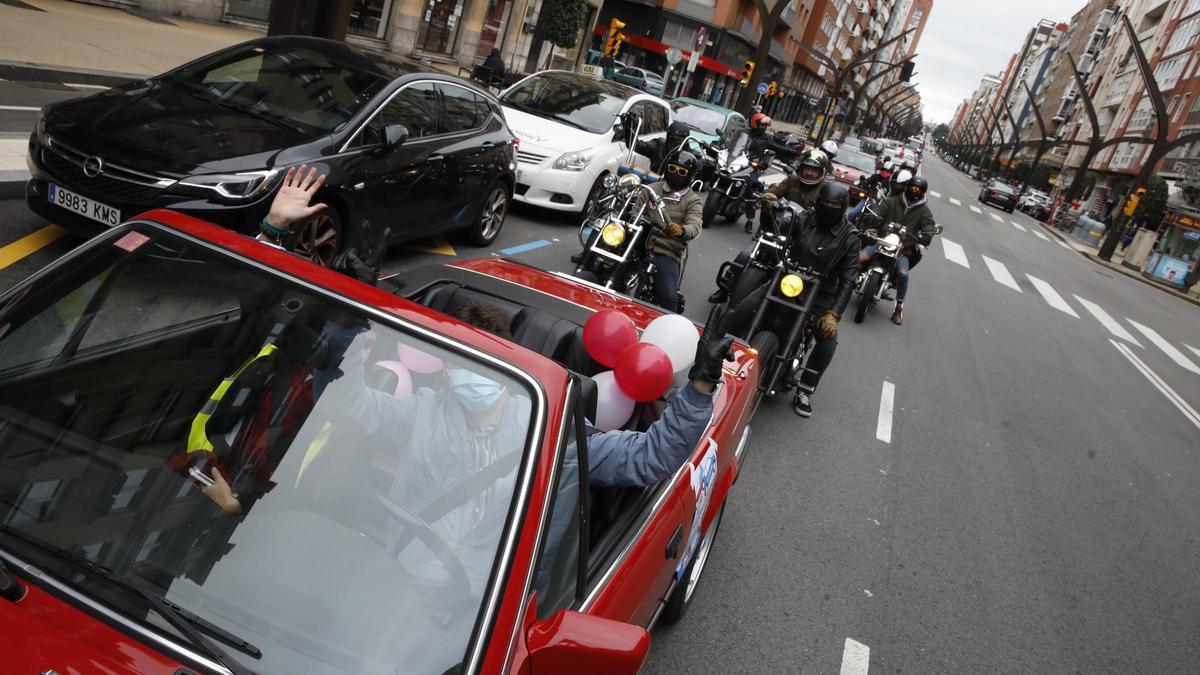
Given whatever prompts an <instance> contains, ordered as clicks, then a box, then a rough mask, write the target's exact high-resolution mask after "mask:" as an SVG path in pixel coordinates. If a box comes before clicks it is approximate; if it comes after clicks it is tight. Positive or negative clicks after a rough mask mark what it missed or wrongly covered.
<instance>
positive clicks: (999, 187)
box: [988, 183, 1013, 195]
mask: <svg viewBox="0 0 1200 675" xmlns="http://www.w3.org/2000/svg"><path fill="white" fill-rule="evenodd" d="M988 189H989V190H994V191H996V192H1003V193H1004V194H1006V195H1011V194H1012V193H1013V189H1012V188H1010V187H1009V186H1007V185H1005V184H1004V183H992V184H991V185H990V186H989V187H988Z"/></svg>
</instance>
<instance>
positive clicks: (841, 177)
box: [833, 144, 875, 206]
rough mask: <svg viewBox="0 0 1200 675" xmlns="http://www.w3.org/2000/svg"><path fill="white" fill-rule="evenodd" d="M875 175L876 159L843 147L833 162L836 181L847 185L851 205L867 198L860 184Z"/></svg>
mask: <svg viewBox="0 0 1200 675" xmlns="http://www.w3.org/2000/svg"><path fill="white" fill-rule="evenodd" d="M873 173H875V157H873V156H872V155H867V154H864V153H861V152H856V151H854V150H850V149H848V148H847V146H846V145H844V144H843V145H842V148H841V150H839V151H838V154H837V157H836V158H834V160H833V178H834V180H836V181H838V182H840V183H845V184H846V186H847V189H848V190H849V192H850V205H851V206H854V205H855V204H858V202H860V201H861V200H862V199H864V198H865V197H866V196H867V192H866V190H864V189H863V188H862V187H861V186H860V183H861V182H862V181H863V180H865V179H866V178H867V177H868V176H870V175H871V174H873Z"/></svg>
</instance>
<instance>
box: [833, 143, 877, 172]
mask: <svg viewBox="0 0 1200 675" xmlns="http://www.w3.org/2000/svg"><path fill="white" fill-rule="evenodd" d="M833 161H834V162H835V163H837V164H844V165H846V166H848V167H851V168H853V169H857V170H859V171H863V172H865V173H874V172H875V158H874V157H872V156H871V155H864V154H862V153H861V152H853V151H847V150H846V149H845V148H843V149H842V151H841V152H839V153H838V156H837V158H836V159H834V160H833Z"/></svg>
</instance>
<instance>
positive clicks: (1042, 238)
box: [1033, 230, 1050, 241]
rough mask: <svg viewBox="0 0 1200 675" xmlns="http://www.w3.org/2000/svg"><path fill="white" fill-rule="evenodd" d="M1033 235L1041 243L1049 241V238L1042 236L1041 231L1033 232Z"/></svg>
mask: <svg viewBox="0 0 1200 675" xmlns="http://www.w3.org/2000/svg"><path fill="white" fill-rule="evenodd" d="M1033 234H1034V236H1036V237H1037V238H1038V239H1041V240H1042V241H1050V237H1047V236H1046V235H1044V234H1042V232H1041V230H1034V231H1033Z"/></svg>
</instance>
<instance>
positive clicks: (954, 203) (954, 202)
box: [950, 197, 962, 206]
mask: <svg viewBox="0 0 1200 675" xmlns="http://www.w3.org/2000/svg"><path fill="white" fill-rule="evenodd" d="M950 203H951V204H953V205H955V206H962V202H960V201H958V200H957V199H955V198H954V197H951V198H950Z"/></svg>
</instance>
